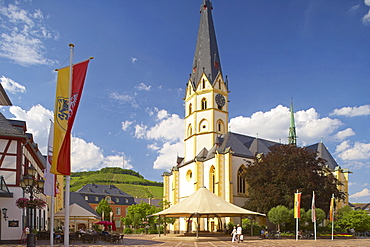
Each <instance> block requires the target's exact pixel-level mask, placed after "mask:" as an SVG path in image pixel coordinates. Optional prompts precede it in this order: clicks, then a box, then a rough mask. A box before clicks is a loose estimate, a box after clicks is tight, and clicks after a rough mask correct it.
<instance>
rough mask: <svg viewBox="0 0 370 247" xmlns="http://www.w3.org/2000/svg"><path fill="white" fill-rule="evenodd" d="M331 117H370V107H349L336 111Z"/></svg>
mask: <svg viewBox="0 0 370 247" xmlns="http://www.w3.org/2000/svg"><path fill="white" fill-rule="evenodd" d="M330 115H334V116H346V117H356V116H367V115H370V105H362V106H359V107H349V106H348V107H343V108H340V109H334V111H333V112H332V113H331V114H330Z"/></svg>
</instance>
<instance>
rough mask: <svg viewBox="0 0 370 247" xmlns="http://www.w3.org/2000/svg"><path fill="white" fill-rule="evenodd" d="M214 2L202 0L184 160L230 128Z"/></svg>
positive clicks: (208, 146) (188, 98)
mask: <svg viewBox="0 0 370 247" xmlns="http://www.w3.org/2000/svg"><path fill="white" fill-rule="evenodd" d="M212 9H213V8H212V3H211V1H210V0H203V3H202V5H201V7H200V15H201V17H200V24H199V30H198V38H197V43H196V48H195V54H194V61H193V68H192V73H191V74H190V78H189V81H188V83H187V86H186V92H185V98H184V100H185V121H184V122H185V140H184V143H185V157H184V158H185V160H184V161H185V162H187V161H190V160H192V159H194V157H195V156H196V155H197V154H198V153H199V152H201V150H202V149H203V148H206V149H207V150H210V149H211V148H212V147H213V146H214V145H215V143H216V142H217V137H218V136H220V135H222V134H225V133H226V132H227V131H228V118H229V116H228V115H229V113H228V93H229V91H228V85H227V80H226V81H225V80H224V79H223V75H222V70H221V62H220V56H219V52H218V47H217V41H216V33H215V30H214V26H213V19H212Z"/></svg>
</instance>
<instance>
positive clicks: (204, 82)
mask: <svg viewBox="0 0 370 247" xmlns="http://www.w3.org/2000/svg"><path fill="white" fill-rule="evenodd" d="M202 88H203V89H205V88H206V80H204V79H203V82H202Z"/></svg>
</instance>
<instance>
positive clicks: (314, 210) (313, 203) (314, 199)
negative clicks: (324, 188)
mask: <svg viewBox="0 0 370 247" xmlns="http://www.w3.org/2000/svg"><path fill="white" fill-rule="evenodd" d="M315 203H316V198H315V191H312V208H311V212H312V215H313V217H312V218H313V220H314V222H313V232H314V236H315V241H316V206H315Z"/></svg>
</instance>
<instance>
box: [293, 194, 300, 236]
mask: <svg viewBox="0 0 370 247" xmlns="http://www.w3.org/2000/svg"><path fill="white" fill-rule="evenodd" d="M294 203H298V190H297V201H296V202H294ZM296 210H300V208H299V207H298V205H296ZM296 214H297V217H296V220H295V225H296V227H295V228H296V229H295V240H296V241H298V228H299V218H298V215H299V212H298V211H297V212H296Z"/></svg>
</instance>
